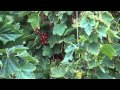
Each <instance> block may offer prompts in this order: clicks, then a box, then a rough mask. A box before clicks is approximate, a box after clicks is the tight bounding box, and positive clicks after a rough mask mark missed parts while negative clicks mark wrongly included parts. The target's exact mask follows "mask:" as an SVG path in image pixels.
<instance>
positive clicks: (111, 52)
mask: <svg viewBox="0 0 120 90" xmlns="http://www.w3.org/2000/svg"><path fill="white" fill-rule="evenodd" d="M101 52H102V53H103V54H105V55H106V56H108V57H109V58H110V59H112V57H113V55H114V53H115V50H114V48H113V47H112V46H111V45H110V44H104V45H103V46H102V48H101Z"/></svg>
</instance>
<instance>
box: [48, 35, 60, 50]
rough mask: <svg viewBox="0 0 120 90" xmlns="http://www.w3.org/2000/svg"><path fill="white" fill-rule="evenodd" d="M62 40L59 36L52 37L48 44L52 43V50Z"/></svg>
mask: <svg viewBox="0 0 120 90" xmlns="http://www.w3.org/2000/svg"><path fill="white" fill-rule="evenodd" d="M60 40H61V37H60V36H57V35H52V36H51V37H50V38H49V39H48V43H50V48H52V47H53V46H54V45H55V44H56V43H58V42H59V41H60Z"/></svg>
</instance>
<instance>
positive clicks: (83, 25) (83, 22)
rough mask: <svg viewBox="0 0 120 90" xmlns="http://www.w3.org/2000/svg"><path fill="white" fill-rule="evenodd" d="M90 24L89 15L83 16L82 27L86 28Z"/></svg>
mask: <svg viewBox="0 0 120 90" xmlns="http://www.w3.org/2000/svg"><path fill="white" fill-rule="evenodd" d="M87 26H88V19H87V17H82V19H81V21H80V27H81V28H86V27H87Z"/></svg>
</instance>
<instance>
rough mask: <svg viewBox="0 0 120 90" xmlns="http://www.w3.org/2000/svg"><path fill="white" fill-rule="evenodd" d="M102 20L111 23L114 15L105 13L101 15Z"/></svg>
mask: <svg viewBox="0 0 120 90" xmlns="http://www.w3.org/2000/svg"><path fill="white" fill-rule="evenodd" d="M101 17H102V19H103V20H104V21H105V22H106V23H110V22H111V21H112V20H113V17H112V15H111V14H110V13H109V12H104V13H103V14H102V15H101Z"/></svg>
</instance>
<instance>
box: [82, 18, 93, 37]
mask: <svg viewBox="0 0 120 90" xmlns="http://www.w3.org/2000/svg"><path fill="white" fill-rule="evenodd" d="M93 26H95V20H94V19H88V18H87V17H82V19H81V21H80V27H81V28H84V31H85V32H86V34H87V35H88V36H90V35H91V33H92V30H93Z"/></svg>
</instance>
